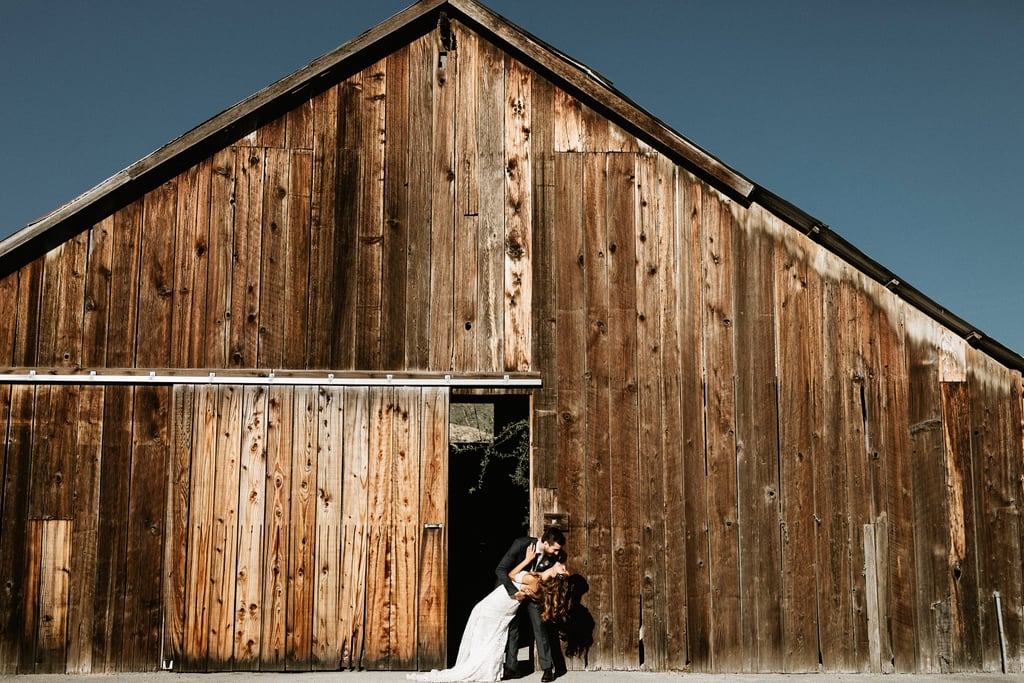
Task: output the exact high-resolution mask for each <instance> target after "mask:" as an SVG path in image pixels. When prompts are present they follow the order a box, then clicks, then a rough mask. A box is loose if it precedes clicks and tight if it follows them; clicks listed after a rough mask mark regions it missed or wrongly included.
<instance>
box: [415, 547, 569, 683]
mask: <svg viewBox="0 0 1024 683" xmlns="http://www.w3.org/2000/svg"><path fill="white" fill-rule="evenodd" d="M536 554H537V553H536V550H535V549H534V547H533V546H532V545H531V546H530V547H529V548H527V550H526V557H525V558H524V559H523V561H522V562H520V563H519V564H518V565H516V566H515V568H514V569H513V570H512V571H510V572H509V574H508V575H509V578H510V579H512V582H513V583H514V584H515V586H516V588H517V589H518V592H517V593H516V594H515V596H514V597H509V594H508V593H507V592H506V591H505V588H504V586H501V585H500V584H499V585H498V586H496V587H495V589H494V590H493V591H491V592H490V593H489V594H488V595H487V597H485V598H484V599H483V600H481V601H480V602H478V603H477V604H476V606H475V607H473V611H472V612H471V613H470V615H469V621H468V622H466V630H465V631H463V632H462V641H461V642H460V643H459V654H458V657H457V658H456V660H455V666H454V667H452V668H450V669H443V670H437V669H434V670H433V671H427V672H424V673H415V674H409V675H408V676H406V678H409V679H411V680H415V681H497V680H500V679H501V668H502V663H503V662H504V660H505V641H506V639H507V636H508V625H509V622H511V621H512V617H514V616H515V614H516V610H517V609H519V601H520V600H538V601H540V603H541V606H542V618H543V619H544V620H545V621H559V620H561V619H563V618H564V617H565V612H566V610H567V607H568V603H567V600H566V595H567V592H568V587H569V584H568V582H567V581H566V578H567V576H568V571H567V570H566V568H565V563H564V562H562V561H559V562H556V563H555V564H553V565H552V566H550V567H548V568H547V569H545V570H544V571H543V572H540V573H537V572H527V571H525V569H526V567H528V566H530V563H531V562H533V558H534V557H535V556H536Z"/></svg>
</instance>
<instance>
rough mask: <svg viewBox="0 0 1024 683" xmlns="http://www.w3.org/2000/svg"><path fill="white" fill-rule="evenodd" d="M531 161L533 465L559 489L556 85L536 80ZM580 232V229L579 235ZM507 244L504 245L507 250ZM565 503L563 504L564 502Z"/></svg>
mask: <svg viewBox="0 0 1024 683" xmlns="http://www.w3.org/2000/svg"><path fill="white" fill-rule="evenodd" d="M531 87H532V91H531V93H530V98H531V102H532V112H531V117H530V123H531V126H530V131H531V134H530V159H531V160H532V166H533V169H532V171H531V174H532V176H533V188H532V190H531V192H532V197H533V208H532V209H531V211H532V215H533V236H532V238H531V239H532V244H533V246H534V250H533V254H534V258H533V272H532V273H531V277H532V280H533V291H534V294H533V297H532V298H533V303H532V306H531V308H532V314H533V316H534V317H533V321H532V322H531V330H532V339H531V341H530V348H531V350H532V351H531V355H532V359H531V363H530V366H531V367H532V368H533V369H534V371H535V372H538V373H540V375H541V377H542V378H543V386H542V387H541V388H540V390H539V391H536V392H535V393H534V395H533V426H532V430H531V431H532V435H531V438H532V440H533V449H534V453H535V454H536V455H537V456H538V457H536V458H534V460H533V462H531V464H530V471H531V473H536V475H537V479H538V483H540V484H541V485H543V486H545V487H549V488H554V489H557V488H559V481H558V478H559V468H560V464H559V463H560V462H561V457H562V449H561V448H560V447H559V442H558V428H559V420H558V415H559V414H558V405H557V401H558V373H557V365H556V360H557V357H558V313H557V311H558V301H557V295H558V293H557V289H558V287H557V273H556V269H557V256H556V253H557V247H556V244H557V237H558V236H559V235H561V230H560V229H556V228H555V225H557V224H556V222H555V215H556V211H557V208H556V207H557V205H558V202H557V197H556V196H555V183H556V173H555V161H554V156H555V155H554V117H553V104H552V100H553V98H554V86H553V85H552V84H551V82H550V81H548V80H547V79H544V78H533V79H531ZM574 233H575V234H578V231H574ZM503 246H504V245H502V248H503ZM560 504H561V502H560Z"/></svg>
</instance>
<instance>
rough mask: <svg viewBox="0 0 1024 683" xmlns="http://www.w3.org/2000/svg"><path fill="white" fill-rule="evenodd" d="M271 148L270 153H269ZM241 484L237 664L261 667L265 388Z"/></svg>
mask: <svg viewBox="0 0 1024 683" xmlns="http://www.w3.org/2000/svg"><path fill="white" fill-rule="evenodd" d="M268 153H269V152H268ZM241 429H242V434H241V439H242V444H241V450H240V454H239V468H240V469H239V483H238V562H237V566H236V568H235V600H234V610H235V626H234V641H235V644H234V647H235V652H234V667H235V668H237V669H250V670H251V669H257V668H259V664H260V660H261V652H262V640H261V636H262V633H263V619H264V614H265V610H264V603H263V576H265V574H266V573H267V569H268V568H267V565H266V564H264V548H263V535H264V524H265V510H266V502H267V491H266V486H267V389H266V388H265V387H263V386H259V385H250V386H246V387H245V388H244V389H243V390H242V423H241Z"/></svg>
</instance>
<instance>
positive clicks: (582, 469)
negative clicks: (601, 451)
mask: <svg viewBox="0 0 1024 683" xmlns="http://www.w3.org/2000/svg"><path fill="white" fill-rule="evenodd" d="M554 172H555V185H554V191H553V194H554V195H555V198H556V200H555V201H554V202H553V203H554V210H555V214H554V220H553V222H554V224H555V225H557V226H558V238H557V239H554V240H553V243H554V244H553V246H554V249H555V256H554V263H553V265H552V269H553V271H554V280H555V283H554V288H555V316H556V329H557V330H558V340H557V342H558V343H557V346H556V349H555V354H554V359H553V360H554V366H553V368H552V370H551V372H550V373H549V374H550V380H549V379H548V375H545V376H544V384H545V385H547V386H550V385H552V384H553V385H555V386H556V387H557V393H556V396H555V412H556V416H557V423H556V425H557V440H558V441H557V442H558V468H557V471H556V473H557V476H558V479H557V485H558V502H559V505H560V506H561V508H562V510H563V511H565V512H567V513H569V515H570V519H574V520H581V521H582V523H581V521H576V522H574V523H573V524H572V527H571V529H570V537H569V538H567V539H566V541H567V544H568V545H569V550H568V551H567V552H569V553H571V555H570V567H576V568H588V567H589V560H588V548H589V547H590V544H589V541H588V535H589V520H590V519H591V517H590V515H589V514H588V512H587V479H588V467H587V465H588V455H587V450H586V443H587V442H586V439H587V413H586V411H587V406H586V402H585V399H586V394H585V389H584V382H585V379H584V378H585V375H586V372H587V371H586V368H587V354H586V346H585V344H586V321H585V310H584V306H585V295H584V291H585V290H584V272H585V271H584V258H585V254H586V245H585V238H584V233H583V221H584V205H583V196H584V191H583V189H584V187H583V181H584V174H583V156H582V155H579V154H557V155H555V158H554ZM534 452H535V454H536V453H537V449H535V451H534ZM535 459H536V455H535ZM535 470H536V468H535V467H534V465H533V463H532V462H531V466H530V473H531V476H534V477H537V476H538V474H536V473H535Z"/></svg>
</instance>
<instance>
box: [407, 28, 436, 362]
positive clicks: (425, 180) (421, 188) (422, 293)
mask: <svg viewBox="0 0 1024 683" xmlns="http://www.w3.org/2000/svg"><path fill="white" fill-rule="evenodd" d="M434 45H435V42H434V37H433V34H428V35H426V36H423V37H422V38H418V39H416V40H414V41H413V42H412V43H410V44H409V106H408V114H409V123H408V125H409V131H410V134H409V136H408V153H409V161H408V164H409V166H408V174H409V175H408V182H409V193H408V205H407V207H406V208H407V210H408V222H407V226H406V233H407V240H408V248H409V254H411V255H415V258H410V259H408V260H407V265H406V267H407V269H408V270H407V272H406V282H405V291H406V294H405V302H406V321H405V364H404V366H403V367H405V368H407V369H426V368H427V367H428V366H429V363H428V355H429V351H430V331H429V329H428V322H429V320H430V315H429V311H430V307H429V301H428V299H429V296H430V277H431V262H432V260H433V258H432V256H431V254H432V250H431V241H430V240H431V237H430V236H431V227H432V225H431V217H432V211H433V210H432V207H431V194H432V189H431V180H432V175H433V173H432V161H431V154H432V152H433V148H434V141H433V140H434V139H433V122H434V119H433V93H434V90H433V85H434V73H435V68H436V65H437V61H436V56H437V55H436V52H435V47H434ZM412 131H415V132H416V134H415V135H413V134H412Z"/></svg>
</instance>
